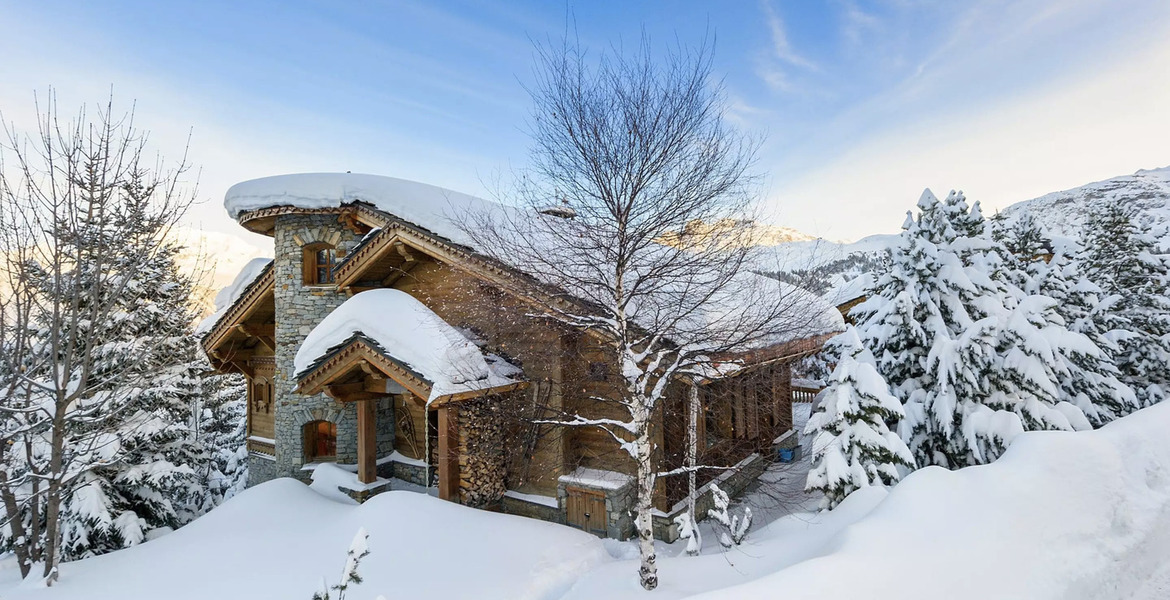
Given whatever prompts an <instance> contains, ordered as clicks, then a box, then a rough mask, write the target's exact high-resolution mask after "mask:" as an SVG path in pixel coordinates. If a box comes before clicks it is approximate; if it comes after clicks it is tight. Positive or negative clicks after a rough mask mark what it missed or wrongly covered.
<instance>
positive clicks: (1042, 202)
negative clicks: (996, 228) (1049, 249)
mask: <svg viewBox="0 0 1170 600" xmlns="http://www.w3.org/2000/svg"><path fill="white" fill-rule="evenodd" d="M1113 203H1125V204H1129V205H1131V206H1134V207H1136V208H1137V212H1138V218H1139V219H1140V220H1141V221H1142V223H1143V224H1146V225H1150V226H1152V228H1153V229H1155V231H1157V232H1158V233H1159V235H1163V236H1164V235H1165V234H1166V231H1167V229H1168V228H1170V167H1163V168H1161V169H1149V170H1142V171H1138V172H1137V173H1134V174H1133V175H1123V176H1121V177H1114V178H1112V179H1106V180H1104V181H1098V182H1095V183H1090V184H1087V185H1082V186H1080V187H1076V188H1073V189H1071V190H1065V191H1063V192H1053V193H1051V194H1047V195H1044V196H1040V197H1039V198H1035V199H1032V200H1025V201H1023V202H1017V203H1016V204H1013V205H1011V206H1009V207H1007V208H1005V209H1004V210H1003V212H1002V213H1001V215H1002V217H1003V218H1005V219H1007V220H1009V221H1012V220H1014V219H1018V218H1019V217H1020V215H1023V214H1025V213H1027V214H1030V215H1032V217H1033V218H1034V219H1036V220H1037V221H1038V222H1039V223H1040V224H1041V225H1042V226H1043V227H1044V228H1045V229H1046V230H1047V232H1048V234H1049V235H1051V236H1058V237H1065V238H1078V237H1080V233H1081V227H1082V226H1084V223H1085V218H1086V216H1088V214H1089V213H1091V212H1092V211H1093V210H1094V209H1095V208H1096V207H1098V206H1100V205H1102V204H1113Z"/></svg>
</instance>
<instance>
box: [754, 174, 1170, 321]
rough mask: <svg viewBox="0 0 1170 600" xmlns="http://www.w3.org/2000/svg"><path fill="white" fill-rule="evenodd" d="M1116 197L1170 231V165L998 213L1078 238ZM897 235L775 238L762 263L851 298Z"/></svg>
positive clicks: (834, 296)
mask: <svg viewBox="0 0 1170 600" xmlns="http://www.w3.org/2000/svg"><path fill="white" fill-rule="evenodd" d="M974 200H978V198H975V199H974ZM1117 202H1122V203H1126V204H1130V205H1132V206H1134V207H1136V208H1137V215H1138V219H1139V220H1140V221H1141V222H1142V223H1143V224H1144V225H1149V226H1151V228H1152V229H1153V230H1154V231H1155V233H1156V235H1159V236H1161V237H1163V238H1167V237H1170V167H1164V168H1161V169H1149V170H1142V171H1138V172H1137V173H1134V174H1133V175H1123V176H1121V177H1114V178H1112V179H1106V180H1104V181H1098V182H1095V183H1090V184H1086V185H1082V186H1080V187H1077V188H1073V189H1070V190H1065V191H1063V192H1053V193H1051V194H1046V195H1044V196H1041V197H1039V198H1034V199H1032V200H1024V201H1022V202H1017V203H1016V204H1013V205H1011V206H1009V207H1007V208H1005V209H1004V210H1003V211H1001V213H1000V215H999V217H1000V218H1003V219H1005V220H1006V221H1007V222H1009V223H1010V222H1012V221H1013V220H1015V219H1018V218H1020V216H1021V215H1024V214H1030V215H1032V216H1033V218H1035V219H1036V221H1037V222H1039V223H1040V224H1041V226H1042V227H1044V228H1045V230H1046V232H1047V233H1048V235H1049V236H1052V237H1056V238H1073V239H1075V238H1078V237H1080V233H1081V228H1082V227H1083V226H1084V223H1085V219H1086V217H1087V216H1088V215H1089V214H1090V213H1091V212H1092V211H1093V210H1094V209H1096V208H1097V207H1098V206H1100V205H1102V204H1109V203H1117ZM897 238H898V236H897V235H871V236H869V237H866V238H862V239H860V240H858V241H856V242H853V243H839V242H831V241H828V240H824V239H815V240H812V241H796V242H788V243H781V244H776V245H773V246H769V247H766V248H763V249H762V250H763V258H762V259H761V261H760V263H759V264H758V266H757V269H758V270H759V271H761V272H764V273H769V274H773V275H775V276H777V277H778V278H780V279H782V280H784V281H788V282H790V283H794V284H796V285H802V286H803V287H805V288H806V289H809V290H810V291H813V292H816V293H820V294H824V295H825V297H826V298H828V299H830V300H842V301H844V300H849V299H852V298H853V297H855V296H856V291H857V289H858V288H859V287H861V286H860V285H859V283H858V278H859V276H863V275H866V274H867V273H869V272H870V271H872V269H873V267H874V266H876V265H877V264H878V261H880V260H881V256H882V254H883V252H884V251H885V250H886V249H888V248H889V247H891V246H892V245H893V244H894V243H895V242H896V241H897ZM763 245H765V246H766V244H763ZM845 296H848V297H845Z"/></svg>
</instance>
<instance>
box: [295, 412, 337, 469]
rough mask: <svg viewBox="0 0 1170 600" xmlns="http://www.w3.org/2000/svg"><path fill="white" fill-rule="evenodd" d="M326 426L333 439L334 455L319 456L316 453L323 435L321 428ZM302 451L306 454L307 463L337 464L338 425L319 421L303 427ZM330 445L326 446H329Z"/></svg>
mask: <svg viewBox="0 0 1170 600" xmlns="http://www.w3.org/2000/svg"><path fill="white" fill-rule="evenodd" d="M322 425H325V426H327V427H328V429H329V430H330V434H329V435H331V436H332V437H333V443H332V448H333V454H332V455H328V454H317V453H316V451H317V449H318V448H319V447H320V443H319V442H318V439H319V436H320V435H321V433H322V432H321V426H322ZM301 438H302V446H303V447H302V450H303V454H304V459H305V463H306V464H309V463H324V462H337V423H334V422H332V421H326V420H324V419H319V420H316V421H309V422H308V423H305V424H304V425H302V426H301ZM328 445H329V444H326V446H328Z"/></svg>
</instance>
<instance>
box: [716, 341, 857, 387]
mask: <svg viewBox="0 0 1170 600" xmlns="http://www.w3.org/2000/svg"><path fill="white" fill-rule="evenodd" d="M836 335H837V333H836V332H834V333H824V334H820V335H815V336H811V337H807V338H802V339H797V340H791V341H788V342H783V343H779V344H772V345H771V346H767V347H764V348H758V349H755V350H750V351H747V352H738V353H728V354H725V355H721V356H719V357H718V359H717V360H716V362H718V363H723V364H734V365H737V366H738V368H736V369H734V370H732V371H730V372H728V373H727V374H726V375H722V376H711V377H705V378H702V379H698V380H696V383H698V384H699V385H706V384H708V383H712V382H715V381H723V380H727V379H733V378H735V377H739V376H741V375H746V374H748V373H751V372H753V371H756V370H759V369H762V368H764V367H767V366H770V365H773V364H776V363H783V362H789V361H792V360H796V359H800V358H804V357H806V356H811V355H813V354H816V353H817V352H820V351H821V348H824V346H825V342H827V341H829V340H830V339H832V338H833V337H834V336H836Z"/></svg>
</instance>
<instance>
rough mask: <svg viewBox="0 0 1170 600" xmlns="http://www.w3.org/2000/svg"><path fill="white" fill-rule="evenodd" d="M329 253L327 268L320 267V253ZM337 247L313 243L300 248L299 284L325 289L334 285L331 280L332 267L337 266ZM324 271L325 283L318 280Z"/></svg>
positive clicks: (323, 243)
mask: <svg viewBox="0 0 1170 600" xmlns="http://www.w3.org/2000/svg"><path fill="white" fill-rule="evenodd" d="M325 251H328V252H330V255H329V256H330V261H329V264H328V266H322V265H321V261H320V257H319V255H320V253H321V252H325ZM338 256H339V255H338V252H337V247H336V246H334V245H333V244H328V243H325V242H313V243H311V244H305V245H304V246H302V247H301V265H302V272H301V282H302V283H303V284H304V285H306V286H309V287H327V286H332V285H336V284H335V282H334V279H333V267H334V266H335V265H337V259H338ZM322 269H324V275H325V279H326V281H321V280H320V275H321V272H322Z"/></svg>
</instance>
